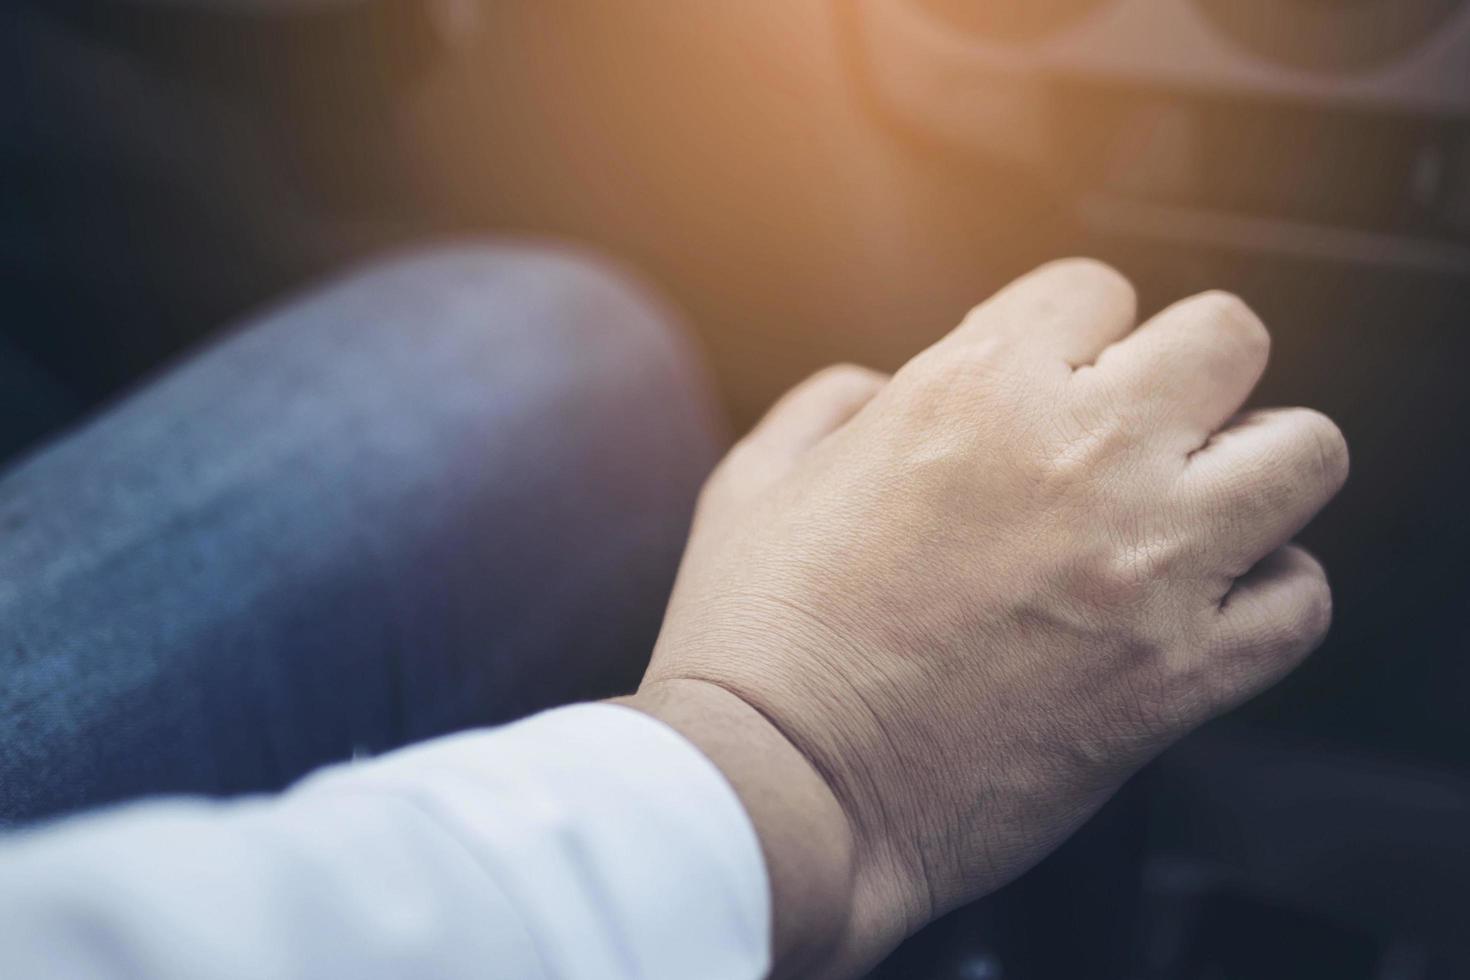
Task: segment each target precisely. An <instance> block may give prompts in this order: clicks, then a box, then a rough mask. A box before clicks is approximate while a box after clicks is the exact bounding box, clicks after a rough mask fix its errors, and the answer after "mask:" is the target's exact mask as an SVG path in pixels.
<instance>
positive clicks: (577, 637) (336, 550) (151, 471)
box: [0, 244, 718, 823]
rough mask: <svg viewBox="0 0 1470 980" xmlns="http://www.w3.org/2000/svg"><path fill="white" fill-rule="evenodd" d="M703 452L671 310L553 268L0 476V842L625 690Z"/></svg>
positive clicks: (111, 423) (484, 288)
mask: <svg viewBox="0 0 1470 980" xmlns="http://www.w3.org/2000/svg"><path fill="white" fill-rule="evenodd" d="M717 433H718V426H717V425H716V424H715V422H714V415H713V413H712V411H711V408H710V404H709V402H708V399H707V394H706V391H705V388H704V385H703V380H702V376H701V375H700V374H699V372H698V370H697V369H696V365H695V363H694V361H693V360H692V359H691V357H690V355H689V352H688V351H687V350H686V348H685V347H684V346H683V342H682V341H681V339H680V338H679V337H678V336H677V335H676V334H675V333H674V332H673V331H672V330H671V328H670V326H669V323H668V319H667V317H666V316H665V314H664V313H663V311H662V310H661V309H660V308H659V307H658V306H657V304H656V303H655V302H654V301H652V300H651V299H650V298H649V297H648V296H647V295H646V294H645V293H644V292H642V291H640V290H639V289H638V288H637V287H635V286H633V285H631V284H630V283H629V282H628V281H627V280H626V279H625V278H623V277H621V276H619V275H618V274H616V273H614V272H611V271H609V270H607V269H606V268H603V267H601V266H600V265H598V264H597V263H595V262H592V261H590V260H589V259H586V258H584V257H578V256H576V255H573V254H569V253H566V252H561V251H553V250H550V249H546V248H539V247H525V246H510V245H496V244H490V245H476V246H466V247H457V248H452V249H445V250H440V251H436V252H429V253H424V254H418V255H411V256H407V257H405V258H402V259H399V260H397V261H392V262H386V263H382V264H381V265H379V266H378V267H376V268H373V269H370V270H368V271H367V272H365V273H363V274H360V275H356V276H353V277H350V278H348V279H346V280H345V281H342V282H340V283H338V284H336V285H332V286H330V287H329V288H326V289H324V290H322V291H320V292H318V293H316V294H315V295H312V296H309V297H307V298H305V299H304V300H301V301H299V302H293V303H290V304H287V305H285V306H283V307H281V308H280V309H279V310H278V311H276V312H274V313H269V314H267V315H265V316H264V317H262V318H261V319H259V320H258V321H257V322H255V323H254V324H253V325H250V326H248V327H246V328H245V329H243V330H239V331H236V332H233V333H232V334H231V335H229V336H228V338H227V339H225V340H224V341H223V342H221V343H218V344H216V345H215V346H213V347H212V348H211V349H208V350H207V351H205V352H204V353H202V354H200V355H198V356H196V357H195V358H193V359H192V360H191V361H189V362H187V363H184V364H182V365H180V366H179V367H177V368H176V369H175V370H173V371H171V372H169V373H167V374H166V375H165V376H163V377H161V378H159V379H158V380H157V381H155V382H154V383H152V384H150V385H148V386H146V387H145V388H144V389H143V390H141V391H139V392H137V393H136V394H134V395H133V396H131V397H129V398H127V399H126V400H124V401H123V402H122V403H121V404H119V405H117V406H116V407H114V408H113V409H112V410H110V411H108V412H106V413H104V414H103V415H101V417H99V418H96V419H95V420H93V421H91V422H90V423H88V424H85V425H83V426H82V427H81V428H79V429H78V430H77V431H75V432H72V433H71V434H69V435H67V436H65V437H63V438H61V439H59V440H58V441H56V442H55V443H53V444H52V445H50V446H49V447H46V448H43V449H41V450H40V451H38V452H37V453H35V454H33V455H32V456H30V457H29V458H27V459H25V460H23V461H21V462H19V463H17V464H15V465H14V466H13V467H12V468H11V469H10V470H9V471H8V472H6V473H5V474H4V475H3V477H0V821H4V822H7V823H21V822H24V821H29V820H34V819H36V818H40V817H45V816H50V815H54V814H59V813H63V812H67V811H72V810H76V809H78V808H83V807H91V806H96V805H99V804H104V803H110V802H113V801H120V800H125V799H129V798H133V797H137V796H140V795H144V794H156V793H201V794H236V793H244V792H252V791H269V790H274V789H278V788H280V787H282V786H284V785H286V784H288V783H290V782H291V781H292V780H294V779H296V778H297V777H299V776H301V775H303V774H304V773H306V772H308V771H310V770H312V769H314V768H316V767H318V766H321V765H323V764H326V763H331V762H334V761H340V760H343V759H346V758H349V757H352V756H353V755H354V754H363V753H377V752H382V751H384V750H387V749H391V748H394V747H396V746H400V745H403V744H406V743H410V742H414V741H417V740H421V739H426V738H431V737H433V736H436V735H439V734H442V733H446V732H450V731H454V730H457V729H463V728H467V727H472V726H479V725H489V724H495V723H498V722H502V721H506V720H509V719H511V718H514V717H517V716H519V715H522V714H526V713H529V712H532V711H535V710H538V709H540V708H542V707H546V706H550V705H553V704H558V703H566V702H569V701H574V700H579V699H584V698H591V697H598V696H603V695H607V694H611V693H616V692H620V691H626V690H630V689H631V688H632V687H633V686H634V685H635V684H636V681H637V678H638V676H639V673H640V670H641V668H642V665H643V664H644V663H645V662H646V658H647V656H648V652H649V650H650V649H651V646H652V642H653V639H654V636H655V634H656V632H657V627H658V623H659V620H660V617H661V614H662V608H663V604H664V602H665V600H666V598H667V594H668V590H669V588H670V585H671V583H672V580H673V575H674V571H675V567H676V564H677V561H678V557H679V554H680V552H681V550H682V546H683V541H684V537H685V534H686V531H687V525H688V521H689V517H690V514H691V512H692V507H693V503H694V499H695V496H696V493H697V490H698V487H699V485H700V483H701V482H702V480H703V478H704V476H705V475H706V473H707V471H708V470H709V469H710V467H711V466H712V465H713V462H714V460H715V458H716V455H717V452H718V438H717Z"/></svg>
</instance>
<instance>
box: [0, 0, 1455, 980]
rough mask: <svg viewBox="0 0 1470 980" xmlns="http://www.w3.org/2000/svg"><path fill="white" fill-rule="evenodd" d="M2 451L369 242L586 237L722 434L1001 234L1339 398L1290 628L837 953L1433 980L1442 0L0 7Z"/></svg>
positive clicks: (1448, 612) (946, 971) (1445, 944)
mask: <svg viewBox="0 0 1470 980" xmlns="http://www.w3.org/2000/svg"><path fill="white" fill-rule="evenodd" d="M0 20H3V22H4V26H3V29H0V64H3V65H4V67H3V69H0V71H3V72H5V73H6V74H5V76H4V77H5V85H4V86H3V94H0V112H3V117H0V134H3V135H0V177H3V180H4V195H3V204H0V249H3V265H4V269H5V274H4V276H3V285H0V289H3V296H4V304H5V305H4V309H5V311H6V316H5V318H4V321H3V327H0V416H3V418H0V451H3V453H4V454H5V455H7V456H9V455H13V454H15V453H17V452H20V451H23V450H24V448H25V447H27V446H29V445H33V444H34V443H35V442H36V441H37V440H39V439H42V438H44V437H45V435H46V434H47V433H49V432H53V431H55V430H56V429H57V428H59V427H61V426H64V425H66V424H67V423H68V422H70V421H72V420H74V419H76V418H78V417H80V416H82V415H84V414H85V413H87V412H89V411H91V410H93V409H94V408H95V407H96V406H98V405H99V404H102V403H104V402H105V401H106V400H107V399H109V398H110V397H112V396H114V395H115V394H116V393H117V392H119V391H120V390H123V389H125V388H127V387H128V386H130V385H133V384H136V383H137V382H138V381H139V379H140V378H143V377H145V376H146V375H147V374H148V373H149V372H151V371H154V370H156V369H157V368H158V367H159V366H160V365H162V364H164V363H166V362H167V361H168V360H169V359H170V358H173V357H175V356H177V355H178V354H180V353H181V352H183V351H185V350H187V349H189V348H190V347H191V346H192V345H195V344H197V343H199V342H201V341H203V340H205V339H206V338H207V337H208V336H209V335H210V334H211V333H212V332H214V331H216V330H218V329H220V328H221V327H222V326H224V325H227V324H228V323H230V322H231V321H233V320H235V319H237V318H239V317H240V316H242V315H244V314H246V313H249V312H252V311H254V310H256V309H258V308H260V307H261V306H262V305H268V304H271V303H273V302H277V301H279V299H280V297H281V296H282V295H283V294H286V293H288V292H290V291H291V290H294V289H298V288H301V287H304V286H305V285H307V284H308V283H311V282H313V281H316V280H318V279H320V278H322V277H323V276H328V275H331V274H333V273H334V272H336V271H337V270H341V269H345V268H346V267H348V266H350V265H352V264H354V263H355V262H358V261H360V260H362V259H364V258H366V257H368V256H373V255H377V254H380V253H382V252H384V251H388V250H393V249H398V248H403V247H406V246H410V245H412V244H414V243H418V242H423V241H429V240H437V239H442V238H445V237H452V236H464V235H474V236H484V235H491V236H496V235H514V236H538V237H554V238H559V239H573V240H577V241H582V242H588V243H592V244H594V245H596V246H599V247H601V248H602V249H604V250H606V251H608V252H611V253H613V254H614V255H616V256H618V257H620V258H621V259H623V260H624V261H625V262H627V263H630V264H631V265H633V266H635V267H636V268H638V269H640V270H641V271H642V272H643V273H644V274H645V275H646V276H648V277H649V278H651V279H652V280H654V281H655V282H656V283H657V284H659V285H660V286H661V287H662V288H663V289H664V290H665V291H666V292H667V293H668V294H669V295H670V296H671V297H673V299H674V300H675V301H676V303H677V304H678V305H679V306H680V307H681V308H682V310H683V311H684V313H685V315H686V318H687V321H688V323H689V325H690V327H691V330H692V331H693V332H694V333H695V334H696V336H697V337H698V339H699V340H700V342H701V343H702V345H703V347H704V350H705V353H706V355H707V357H708V359H709V362H710V364H711V366H712V367H713V369H714V371H715V373H716V375H717V378H718V381H719V384H720V389H721V393H722V395H723V397H724V399H725V402H726V405H727V407H728V410H729V413H730V416H731V418H732V419H733V420H734V423H735V426H736V427H737V429H738V428H740V427H743V426H745V425H747V424H749V423H750V422H751V421H753V419H754V418H755V416H756V414H757V413H758V412H759V411H760V410H762V409H763V408H764V407H765V406H766V405H767V404H768V403H769V402H770V401H771V400H772V399H773V398H774V397H775V396H776V395H777V394H778V393H779V392H780V391H782V390H783V389H784V388H786V387H787V386H789V385H790V384H791V383H793V382H794V381H796V380H797V379H798V378H800V377H801V376H803V375H804V374H806V373H808V372H809V371H811V370H813V369H815V368H816V367H819V366H821V365H822V364H825V363H827V362H830V361H833V360H839V359H841V360H848V361H857V362H861V363H866V364H869V365H872V366H874V367H880V368H890V369H891V368H894V367H896V366H898V365H899V364H901V363H902V362H903V361H904V360H905V359H907V358H908V357H909V356H911V355H912V354H913V353H915V352H916V351H918V350H919V349H921V348H922V347H923V346H925V345H926V344H928V343H929V342H930V341H932V340H933V339H935V338H936V337H937V336H939V335H940V334H941V333H943V332H944V331H946V330H947V329H948V328H949V327H950V326H952V325H953V324H954V323H955V322H957V320H958V319H959V317H960V316H962V315H963V313H964V312H965V310H966V309H968V307H969V306H971V305H973V304H974V303H975V302H977V301H978V300H980V299H982V298H983V297H985V296H986V295H987V294H989V293H990V292H991V291H993V290H994V289H995V288H997V287H999V286H1000V285H1002V284H1004V283H1005V282H1006V281H1008V280H1009V279H1011V278H1013V277H1014V276H1016V275H1018V274H1020V273H1022V272H1024V271H1026V270H1028V269H1029V268H1031V267H1033V266H1034V265H1036V264H1038V263H1040V262H1042V261H1045V260H1046V259H1049V258H1053V257H1057V256H1060V255H1065V254H1090V255H1096V256H1099V257H1101V258H1104V259H1106V260H1108V261H1111V262H1113V263H1115V264H1116V265H1118V266H1119V267H1120V268H1121V269H1123V270H1124V271H1125V272H1126V273H1128V274H1129V275H1130V276H1131V277H1132V278H1133V279H1134V281H1135V282H1136V283H1137V284H1138V285H1139V287H1140V290H1141V293H1142V295H1143V300H1144V306H1145V308H1146V310H1147V311H1149V312H1152V311H1153V310H1155V309H1157V308H1159V307H1161V306H1163V305H1164V304H1166V303H1168V302H1170V301H1172V300H1174V299H1177V298H1179V297H1181V296H1183V295H1185V294H1187V293H1191V292H1195V291H1198V290H1201V289H1205V288H1225V289H1230V290H1234V291H1236V292H1238V293H1240V294H1241V295H1243V296H1244V297H1245V298H1246V299H1247V300H1249V301H1250V302H1251V303H1252V304H1253V305H1254V306H1255V307H1256V308H1257V309H1258V310H1259V311H1260V312H1261V314H1262V315H1263V317H1264V318H1265V319H1266V321H1267V322H1268V323H1269V324H1270V325H1271V327H1272V330H1273V334H1274V337H1275V341H1276V346H1275V352H1274V359H1273V363H1272V366H1271V369H1270V371H1269V374H1268V376H1267V379H1266V382H1265V384H1264V385H1263V387H1262V390H1261V392H1260V395H1259V399H1258V400H1259V401H1260V402H1262V403H1293V404H1295V403H1303V404H1309V405H1313V406H1315V407H1318V408H1321V409H1323V410H1325V411H1327V412H1328V413H1329V414H1331V415H1332V416H1333V417H1334V418H1336V419H1337V420H1338V421H1339V423H1340V424H1341V425H1342V427H1343V429H1344V430H1345V431H1346V433H1347V435H1348V438H1349V441H1350V442H1351V444H1352V447H1353V455H1354V474H1353V479H1352V481H1351V482H1350V484H1349V485H1348V488H1347V490H1346V491H1345V492H1344V494H1343V496H1342V498H1341V499H1340V500H1339V501H1338V502H1337V503H1335V504H1334V505H1333V506H1332V508H1331V509H1330V510H1329V511H1328V513H1327V514H1326V515H1325V516H1324V517H1323V518H1322V519H1321V520H1319V521H1318V522H1317V524H1316V525H1314V526H1313V527H1312V529H1311V530H1310V531H1309V532H1308V533H1307V535H1306V539H1305V540H1306V543H1307V544H1308V545H1309V546H1310V547H1312V548H1313V549H1314V550H1315V551H1317V552H1318V553H1319V554H1320V555H1321V556H1322V557H1323V559H1324V560H1325V562H1326V564H1327V566H1328V568H1329V569H1330V570H1331V572H1332V573H1333V576H1334V584H1335V586H1336V591H1337V603H1338V616H1337V620H1336V625H1335V627H1334V631H1333V635H1332V637H1331V639H1330V640H1329V642H1328V645H1327V647H1326V648H1325V649H1323V650H1322V651H1321V652H1320V653H1319V654H1318V655H1317V656H1316V657H1315V658H1314V659H1313V660H1312V662H1311V663H1309V664H1308V666H1307V667H1305V668H1304V669H1303V670H1301V671H1300V672H1299V673H1298V674H1296V675H1295V676H1294V677H1292V678H1291V679H1290V680H1288V681H1287V682H1286V683H1285V684H1283V685H1282V686H1281V687H1280V688H1278V689H1277V690H1276V691H1274V692H1272V693H1271V694H1270V695H1269V696H1267V697H1266V698H1265V699H1263V700H1261V701H1260V702H1258V703H1256V704H1254V705H1252V706H1250V707H1249V708H1247V709H1245V710H1244V711H1242V712H1240V713H1238V714H1237V715H1235V716H1233V717H1230V718H1227V719H1225V720H1223V721H1221V722H1219V723H1217V724H1215V725H1213V726H1211V727H1209V728H1208V729H1206V730H1205V731H1202V732H1200V733H1198V734H1197V735H1196V736H1194V737H1192V738H1191V739H1190V740H1188V741H1187V742H1186V743H1185V744H1183V745H1182V746H1180V747H1179V748H1178V749H1177V750H1176V751H1174V752H1172V753H1170V754H1169V755H1168V756H1167V757H1165V758H1164V759H1162V760H1161V761H1160V762H1159V763H1158V764H1156V765H1155V766H1153V767H1151V768H1150V769H1148V770H1147V771H1145V772H1144V773H1143V774H1142V775H1141V776H1140V777H1139V778H1138V779H1136V780H1135V781H1134V782H1133V783H1132V784H1131V785H1130V786H1129V788H1128V789H1127V790H1126V791H1125V793H1124V794H1123V795H1122V796H1121V797H1120V798H1119V799H1118V800H1117V801H1116V803H1115V804H1113V805H1112V806H1110V808H1109V809H1108V810H1106V811H1105V812H1104V813H1103V814H1102V815H1100V816H1099V818H1098V819H1097V820H1095V821H1094V822H1093V823H1092V824H1090V825H1089V826H1088V827H1087V828H1086V829H1085V830H1084V831H1083V833H1082V834H1081V835H1079V837H1078V838H1077V839H1076V840H1074V841H1073V842H1071V843H1070V844H1068V845H1067V846H1066V847H1065V848H1064V849H1063V850H1062V851H1061V852H1059V853H1058V854H1057V855H1056V856H1054V857H1053V858H1051V859H1049V860H1048V861H1047V862H1046V863H1044V864H1043V865H1042V866H1041V867H1040V868H1038V869H1037V870H1036V871H1034V872H1033V873H1032V874H1030V875H1028V876H1027V877H1025V878H1023V879H1022V880H1021V881H1020V882H1018V883H1016V884H1015V885H1013V886H1011V887H1010V888H1008V889H1006V890H1004V891H1002V892H1001V893H999V894H998V895H996V896H993V897H992V898H990V899H988V900H986V901H985V902H982V903H980V904H979V905H977V906H975V907H973V908H969V909H965V910H962V911H961V912H959V913H956V914H955V915H953V916H951V917H949V918H948V919H946V920H944V921H942V922H940V923H938V924H936V925H935V926H933V927H932V928H930V929H929V930H927V931H926V932H925V933H923V934H922V935H920V936H919V937H916V938H915V939H914V940H912V941H911V942H910V943H908V944H907V945H906V946H905V947H904V948H903V949H901V950H900V951H899V952H898V954H896V955H895V957H894V958H893V959H892V960H891V961H890V962H889V963H888V964H886V965H885V966H884V967H883V968H882V969H881V970H880V971H879V972H878V974H877V975H878V976H880V977H906V978H907V977H917V978H954V980H982V978H983V980H997V978H1002V977H1004V978H1045V980H1051V978H1058V980H1060V978H1068V980H1073V978H1083V980H1086V978H1140V980H1151V978H1152V980H1162V978H1169V980H1175V978H1177V980H1237V978H1239V980H1276V978H1281V980H1287V978H1290V980H1316V978H1326V980H1451V978H1454V980H1464V978H1466V977H1470V616H1467V615H1466V611H1465V607H1466V605H1467V603H1470V589H1467V586H1470V574H1467V557H1466V556H1467V554H1470V540H1467V537H1470V521H1467V519H1466V508H1467V506H1470V445H1467V443H1470V437H1467V435H1466V433H1467V431H1470V377H1467V368H1466V365H1467V364H1470V316H1467V314H1470V0H802V2H792V0H742V2H741V3H720V2H715V0H709V2H698V0H620V2H618V3H606V2H597V0H11V3H10V4H8V5H6V7H5V9H4V10H3V11H0Z"/></svg>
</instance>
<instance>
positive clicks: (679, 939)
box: [0, 705, 771, 980]
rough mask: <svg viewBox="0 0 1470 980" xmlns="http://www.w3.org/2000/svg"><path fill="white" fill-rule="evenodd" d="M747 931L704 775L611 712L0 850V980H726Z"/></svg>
mask: <svg viewBox="0 0 1470 980" xmlns="http://www.w3.org/2000/svg"><path fill="white" fill-rule="evenodd" d="M770 917H771V911H770V894H769V886H768V883H767V880H766V870H765V863H764V859H763V857H762V854H761V850H760V845H759V842H758V840H757V838H756V835H755V830H754V828H753V827H752V826H751V823H750V820H749V818H748V817H747V816H746V814H745V811H744V809H743V808H742V806H741V804H740V802H739V799H738V798H737V797H736V795H735V793H734V791H733V790H732V789H731V788H730V786H729V784H728V783H727V782H726V781H725V779H724V777H723V776H722V775H721V773H720V772H719V770H718V769H716V768H715V767H714V765H713V764H712V763H711V762H709V761H708V760H707V759H706V758H705V757H704V756H703V755H702V754H701V753H700V752H699V751H698V750H697V749H695V748H694V746H692V745H691V744H689V743H688V742H687V741H685V740H684V739H683V738H682V737H681V736H679V735H678V734H676V733H675V732H674V731H673V730H671V729H669V728H668V727H666V726H665V725H663V724H662V723H660V722H658V721H656V720H654V719H652V718H649V717H647V716H645V715H643V714H641V713H639V712H636V711H633V710H632V709H628V708H621V707H616V706H611V705H584V706H579V707H574V708H563V709H560V710H557V711H552V712H548V713H546V714H543V715H539V716H537V717H534V718H531V719H529V720H527V721H523V722H519V723H517V724H514V725H510V726H507V727H505V728H501V729H497V730H494V731H485V732H475V733H471V734H466V735H459V736H454V737H451V738H445V739H440V740H437V741H434V742H429V743H425V744H423V745H421V746H416V747H413V748H409V749H405V750H402V751H399V752H396V753H393V754H391V755H386V756H384V757H382V758H380V759H377V760H373V761H370V762H359V763H353V764H349V765H343V766H338V767H335V768H332V769H327V770H323V771H322V772H320V773H318V774H316V775H313V776H311V777H309V778H308V779H306V780H305V781H304V782H302V783H300V784H299V785H297V786H296V787H295V788H293V789H292V790H290V791H289V792H287V793H285V794H283V795H281V796H279V797H274V798H267V799H252V800H245V801H242V802H231V803H208V802H202V801H189V800H180V801H165V802H158V803H146V804H139V805H135V806H130V807H126V808H123V809H120V810H114V811H112V812H110V813H105V814H102V815H100V816H95V817H83V818H79V819H75V820H70V821H66V822H63V823H60V824H56V825H53V826H52V827H49V828H44V829H41V830H37V831H30V832H24V833H21V834H17V835H13V836H11V837H9V838H5V839H4V840H3V842H0V977H5V978H7V980H29V978H39V977H45V978H52V977H66V978H68V980H93V978H96V980H103V978H106V980H112V978H122V977H129V978H132V977H146V978H150V980H174V978H180V980H204V978H221V977H229V978H233V977H240V978H247V977H248V978H251V980H275V978H312V980H317V978H325V977H352V978H362V980H372V978H380V977H381V978H386V977H408V978H427V977H434V978H443V980H458V978H461V977H477V978H478V977H497V978H498V977H504V978H521V977H528V978H542V977H547V978H550V977H556V978H563V977H564V978H582V977H596V978H599V980H601V978H617V977H630V978H631V977H638V978H651V980H659V978H664V977H668V978H677V980H686V978H690V977H700V978H709V980H727V978H728V980H750V978H756V977H760V976H763V975H764V974H765V973H766V971H767V970H768V969H769V965H770V962H769V958H770V952H769V949H770Z"/></svg>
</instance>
